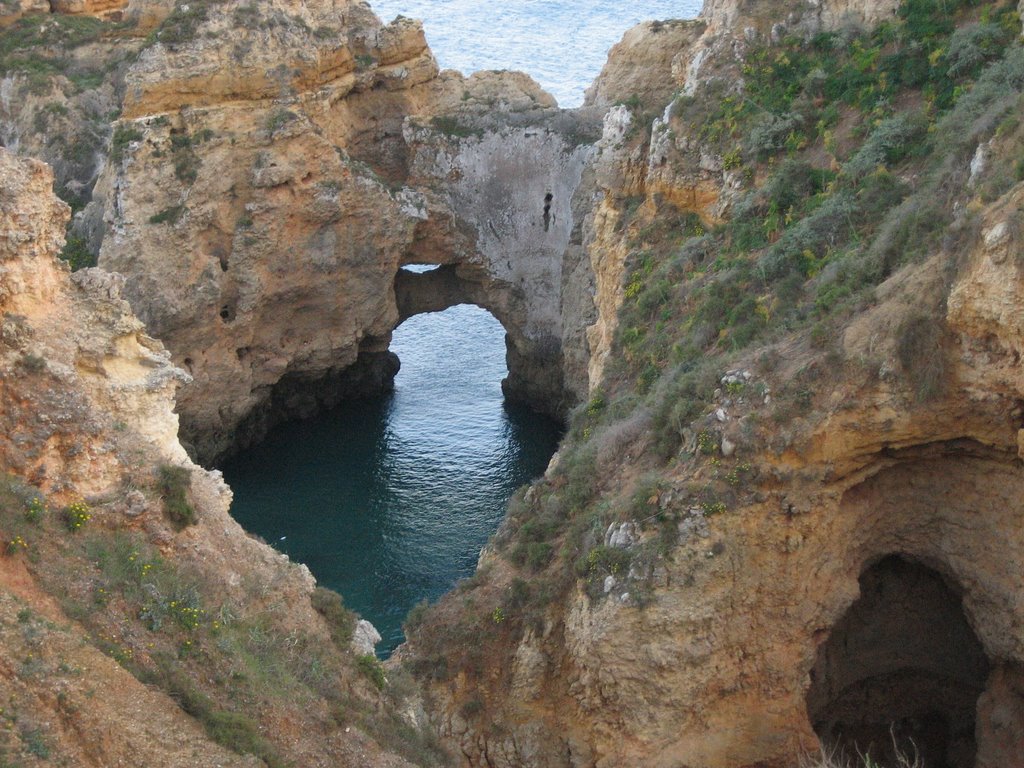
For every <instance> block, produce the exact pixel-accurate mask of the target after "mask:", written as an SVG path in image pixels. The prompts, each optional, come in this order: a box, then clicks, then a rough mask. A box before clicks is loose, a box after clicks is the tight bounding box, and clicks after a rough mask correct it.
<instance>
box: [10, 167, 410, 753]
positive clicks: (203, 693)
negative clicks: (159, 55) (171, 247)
mask: <svg viewBox="0 0 1024 768" xmlns="http://www.w3.org/2000/svg"><path fill="white" fill-rule="evenodd" d="M0 177H2V178H3V179H4V184H3V186H2V188H0V313H2V318H3V320H2V328H0V422H2V427H3V429H2V438H0V468H2V474H0V541H2V555H0V667H2V668H3V669H4V670H6V672H5V674H4V675H3V676H0V677H2V679H0V694H2V695H3V697H4V709H5V712H6V713H8V715H9V717H10V718H11V722H12V723H13V722H15V721H14V718H17V721H16V723H17V727H12V728H11V729H8V730H6V731H5V734H4V754H5V755H6V756H8V757H18V756H21V757H25V758H39V757H42V758H49V759H51V760H53V761H54V762H66V763H68V764H74V765H81V766H108V765H121V764H124V765H128V764H137V763H138V762H139V761H140V760H142V761H145V762H147V763H149V764H152V765H168V766H195V765H223V766H257V765H265V764H266V762H264V761H273V760H281V759H284V758H282V757H280V755H287V756H288V757H287V759H288V760H289V761H295V762H297V763H302V764H305V765H316V764H325V763H326V762H327V761H333V762H340V763H341V764H348V765H368V766H382V767H383V766H388V767H389V768H401V767H402V766H407V765H409V763H407V762H406V761H405V760H403V759H402V758H401V757H399V756H398V755H396V754H393V753H391V752H390V751H389V749H385V748H382V747H381V746H379V745H378V744H377V743H376V741H375V739H374V738H372V737H369V736H367V735H365V733H364V731H363V729H367V726H363V727H362V729H353V728H352V724H358V723H359V722H360V720H359V717H360V716H359V714H358V713H359V712H360V711H361V710H363V709H368V710H372V711H374V712H375V715H374V717H375V718H377V721H378V722H379V723H385V722H392V721H391V720H389V718H395V720H394V722H398V720H397V717H398V715H397V714H395V713H394V712H390V713H389V708H390V707H391V705H389V704H386V703H384V701H383V700H382V699H380V694H379V692H378V691H377V689H376V688H375V687H374V686H373V685H372V684H371V683H369V682H368V681H367V680H366V679H365V678H364V677H363V676H362V674H361V673H359V672H358V671H356V669H355V666H354V665H355V661H354V659H355V652H354V651H353V650H352V649H351V648H350V647H349V642H350V640H351V631H352V630H353V629H354V628H355V618H354V617H353V616H352V615H351V614H349V613H348V612H347V611H345V609H344V607H343V606H342V604H341V601H340V599H339V598H338V596H337V595H334V594H333V593H329V592H327V591H325V590H320V589H317V588H316V586H315V583H314V581H313V578H312V577H311V576H310V574H309V571H308V570H307V569H306V568H305V567H304V566H298V565H295V564H293V563H291V562H290V561H289V560H288V558H286V557H285V556H283V555H281V554H280V553H278V552H276V551H274V550H273V549H271V548H270V547H269V546H267V545H266V544H264V543H262V542H258V541H256V540H255V539H253V538H251V537H249V536H248V535H247V534H246V533H245V532H244V531H243V530H242V529H241V528H240V527H239V526H238V524H237V523H235V522H234V520H233V519H232V518H231V517H230V515H229V514H228V508H229V505H230V502H231V491H230V489H228V488H227V486H226V485H225V484H224V482H223V480H222V479H221V477H220V474H219V473H216V472H207V471H205V470H203V469H201V468H199V467H197V466H195V465H194V464H192V463H191V462H190V461H189V460H188V458H187V456H186V454H185V451H184V449H183V448H182V446H181V444H180V443H179V442H178V439H177V431H178V417H177V415H176V414H175V413H174V410H173V409H174V393H175V390H176V389H177V388H178V387H180V386H182V385H185V384H187V383H188V381H189V377H188V376H187V374H185V373H184V372H183V371H182V370H180V369H178V368H177V367H175V366H173V365H172V364H171V362H170V355H169V353H168V352H167V351H166V350H165V349H164V347H163V346H162V344H160V342H158V341H155V340H154V339H152V338H151V337H149V336H148V335H147V334H146V333H145V329H144V326H143V325H142V323H141V322H140V321H139V320H138V319H137V318H135V316H134V315H133V314H132V313H131V310H130V308H129V306H128V303H127V302H126V301H125V300H124V299H122V298H121V297H120V291H121V289H122V287H123V285H124V282H125V280H124V278H123V277H122V276H120V275H117V274H114V273H108V272H104V271H101V270H98V269H84V270H80V271H78V272H75V273H73V274H72V273H70V271H69V269H68V267H67V265H66V264H65V263H64V262H63V261H61V260H59V259H58V258H57V253H58V252H59V250H60V248H61V246H62V244H63V239H64V230H65V225H66V224H67V220H68V217H69V211H68V207H67V205H65V204H64V203H63V202H61V201H60V200H58V199H57V198H56V197H55V196H54V195H53V193H52V191H51V190H52V185H53V174H52V172H51V171H50V169H49V168H47V167H46V166H45V165H44V164H43V163H41V162H39V161H35V160H26V159H22V158H17V157H15V156H14V155H12V154H11V153H9V152H7V151H6V150H3V149H0ZM172 496H174V497H176V499H177V500H176V501H173V502H172V501H171V500H170V497H172ZM174 504H176V505H177V507H175V509H176V512H173V513H172V512H169V511H168V509H169V508H170V507H171V506H172V505H174ZM325 617H326V618H325ZM370 629H372V628H369V629H364V630H363V631H362V633H361V635H360V637H362V638H364V642H370V643H372V638H373V633H372V631H370ZM261 655H262V656H265V657H266V658H264V659H262V660H260V661H256V659H257V658H259V657H260V656H261ZM269 659H273V663H272V664H270V663H268V660H269ZM311 664H312V665H313V666H314V668H315V670H316V674H314V675H310V674H308V673H303V674H302V675H299V676H296V672H295V671H294V670H300V669H301V670H308V669H309V668H310V665H311ZM250 665H252V666H250ZM199 669H202V670H204V671H203V672H201V673H200V672H199V671H198V670H199ZM249 669H258V670H259V676H258V678H259V680H262V681H268V683H267V685H268V686H269V687H268V688H263V687H262V686H263V685H264V683H263V682H260V683H258V684H254V683H255V680H256V678H251V677H250V676H249V674H248V672H244V671H243V670H249ZM228 688H233V689H234V690H233V691H228ZM285 689H286V690H288V697H287V698H284V699H283V698H281V695H280V691H281V690H285ZM225 698H231V699H232V704H231V709H230V711H228V710H227V709H226V708H225V704H223V703H221V702H223V701H225ZM240 702H244V703H240ZM331 707H334V710H333V711H334V712H336V713H337V714H336V715H332V714H331V712H332V709H331ZM342 711H344V712H350V713H351V714H347V715H346V718H348V719H347V722H348V723H349V724H350V725H349V726H348V728H347V729H343V728H342V727H341V725H339V722H338V719H337V718H340V717H341V713H342ZM381 718H383V719H381ZM387 727H396V726H394V725H393V724H392V725H389V726H387ZM404 727H405V728H409V727H410V726H408V725H406V726H404ZM264 732H265V733H267V734H268V735H267V736H263V735H262V733H264ZM378 733H379V732H378ZM378 738H379V737H378ZM403 738H404V737H399V738H398V740H397V741H396V740H395V739H392V740H391V741H392V746H391V748H390V749H395V748H396V746H395V745H400V744H401V742H402V739H403Z"/></svg>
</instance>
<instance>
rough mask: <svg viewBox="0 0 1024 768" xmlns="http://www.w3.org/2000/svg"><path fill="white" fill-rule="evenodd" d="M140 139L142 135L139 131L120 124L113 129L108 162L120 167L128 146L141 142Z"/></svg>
mask: <svg viewBox="0 0 1024 768" xmlns="http://www.w3.org/2000/svg"><path fill="white" fill-rule="evenodd" d="M142 139H143V135H142V132H141V131H140V130H138V129H137V128H133V127H132V126H130V125H126V124H124V123H120V124H119V125H118V126H117V127H116V128H115V129H114V133H113V135H112V136H111V138H110V162H111V163H113V164H114V165H120V164H121V161H122V160H123V159H124V153H125V150H126V149H128V145H129V144H131V143H132V142H135V141H142Z"/></svg>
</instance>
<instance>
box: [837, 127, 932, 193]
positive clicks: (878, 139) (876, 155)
mask: <svg viewBox="0 0 1024 768" xmlns="http://www.w3.org/2000/svg"><path fill="white" fill-rule="evenodd" d="M926 129H927V122H926V121H925V120H924V119H923V118H922V116H920V115H909V114H906V113H901V114H899V115H896V116H894V117H890V118H888V119H886V120H883V121H882V122H881V123H879V124H878V126H877V127H876V128H875V130H873V131H872V132H871V135H870V136H868V138H867V140H866V141H865V142H864V143H863V144H862V145H861V147H860V149H859V150H857V153H856V154H855V155H854V156H853V157H851V158H850V159H849V160H848V161H847V162H846V163H845V164H844V165H843V174H844V175H846V176H848V177H852V178H859V177H861V176H865V175H867V174H869V173H871V172H872V171H874V170H876V169H878V168H879V167H883V166H891V165H892V164H894V163H896V162H898V161H899V160H901V159H903V157H905V156H906V154H907V152H908V151H909V150H910V148H911V147H913V146H916V145H917V144H919V143H920V140H921V137H922V136H923V135H924V133H925V130H926Z"/></svg>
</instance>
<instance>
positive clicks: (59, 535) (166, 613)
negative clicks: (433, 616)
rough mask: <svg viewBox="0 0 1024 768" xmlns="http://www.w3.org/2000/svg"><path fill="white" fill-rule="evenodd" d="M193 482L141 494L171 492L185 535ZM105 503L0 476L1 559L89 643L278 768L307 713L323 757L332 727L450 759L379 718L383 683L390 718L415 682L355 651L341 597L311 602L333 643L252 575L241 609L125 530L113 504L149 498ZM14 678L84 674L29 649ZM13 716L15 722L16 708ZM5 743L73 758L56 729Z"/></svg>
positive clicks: (169, 500) (171, 517)
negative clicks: (57, 499) (294, 616)
mask: <svg viewBox="0 0 1024 768" xmlns="http://www.w3.org/2000/svg"><path fill="white" fill-rule="evenodd" d="M185 473H186V470H184V469H181V468H177V467H174V468H172V467H162V468H160V470H159V472H158V473H157V474H156V475H155V476H154V477H153V479H152V484H151V487H148V488H145V489H144V490H145V491H146V495H152V496H154V497H157V496H162V500H163V507H164V510H163V511H164V514H165V515H166V517H167V518H168V521H169V522H170V523H171V524H172V525H173V526H175V527H180V526H181V525H184V524H189V523H190V522H194V512H193V513H192V515H191V516H190V515H189V514H186V513H185V512H184V511H183V510H184V509H185V508H187V509H188V510H190V511H191V506H190V502H189V500H188V492H187V477H184V476H183V475H184V474H185ZM97 503H98V504H99V505H100V506H101V507H102V510H99V511H98V510H94V509H93V508H91V507H90V506H89V505H88V504H86V503H85V502H84V501H75V502H73V503H71V504H68V505H62V506H54V505H53V504H52V503H51V502H50V501H49V500H48V499H47V498H46V497H44V495H43V494H41V493H40V492H39V491H38V490H37V489H35V488H33V487H31V486H29V485H26V484H25V483H23V482H21V481H19V480H17V479H15V478H12V477H7V476H4V477H0V557H2V558H6V559H7V560H8V561H10V562H11V563H12V566H11V567H15V565H17V564H19V563H20V564H24V566H25V567H26V568H27V570H28V572H29V573H31V574H32V576H33V577H34V578H35V579H36V580H37V583H38V584H39V586H40V587H41V588H42V590H43V592H44V593H45V594H47V595H48V596H50V597H52V598H53V599H54V600H56V602H57V603H58V604H59V606H60V609H61V611H62V613H63V615H65V616H66V617H68V618H69V619H71V620H73V621H75V622H77V624H78V625H80V626H81V627H82V628H84V630H85V631H86V633H87V637H88V638H89V642H90V643H91V644H92V645H94V646H95V647H97V648H99V649H100V650H101V651H102V652H103V653H105V654H106V655H108V656H109V657H111V658H113V659H114V660H115V661H117V662H118V663H119V664H120V665H121V666H122V667H124V668H125V669H126V670H128V671H129V672H131V673H132V674H133V675H134V676H135V677H136V678H138V679H139V680H140V681H142V682H144V683H147V684H149V685H151V686H155V687H156V688H157V689H159V690H162V691H164V692H166V693H167V694H168V695H169V696H171V697H172V698H173V699H174V701H176V702H177V704H178V705H179V706H180V707H181V709H182V710H184V711H185V712H186V713H187V714H189V715H191V716H192V717H194V718H195V719H196V720H197V721H198V722H199V723H200V724H201V726H202V727H203V729H204V730H205V732H206V734H207V736H208V737H209V738H210V739H212V740H213V741H215V742H216V743H218V744H220V745H221V746H223V747H226V748H227V749H229V750H231V751H234V752H237V753H239V754H242V755H256V756H257V757H259V758H260V759H261V760H263V762H264V763H265V764H266V765H267V766H269V767H270V768H273V767H274V766H285V765H293V764H296V762H295V761H296V760H297V759H298V758H299V755H300V754H301V750H302V749H305V748H306V747H308V745H306V747H304V746H302V744H303V742H304V741H305V740H306V739H307V737H309V736H310V734H308V733H297V732H295V727H296V726H295V725H294V723H293V721H294V713H295V712H297V711H298V712H303V713H304V717H307V718H309V719H310V720H309V722H316V723H318V726H317V731H318V735H317V736H316V738H317V739H318V741H319V742H320V744H319V747H318V749H328V748H329V745H330V743H331V739H332V736H331V733H332V731H333V732H335V733H339V732H340V731H341V730H343V729H345V728H349V729H351V728H353V727H355V728H357V729H359V730H363V731H365V732H367V733H368V734H369V735H370V736H371V737H372V738H373V739H374V740H376V741H377V742H378V743H379V744H381V745H382V746H384V747H385V748H389V749H392V750H394V751H396V752H398V753H399V754H403V755H404V756H406V757H407V758H408V759H409V760H411V761H413V762H415V763H417V764H422V765H433V764H436V763H438V762H441V761H443V753H441V752H440V751H439V750H438V748H437V747H436V746H434V745H433V743H432V742H431V741H430V740H429V739H427V738H425V737H424V736H423V734H421V733H420V732H418V731H417V730H416V729H415V728H413V727H411V726H410V725H408V724H407V723H405V722H404V721H402V720H400V719H398V718H397V717H393V716H390V715H388V714H387V713H386V712H384V711H381V705H380V701H382V700H384V699H382V698H381V695H380V694H378V692H377V689H378V688H382V687H385V688H386V690H385V692H384V694H383V697H387V698H388V700H391V701H392V704H390V705H388V706H387V707H386V709H392V708H394V707H395V706H397V701H398V700H399V699H400V698H401V696H403V695H404V694H403V691H404V692H405V693H408V684H407V683H405V686H406V687H405V688H404V689H403V679H402V676H401V674H400V673H396V674H394V675H392V676H391V678H390V679H389V680H388V681H387V684H386V686H385V680H384V678H383V675H382V672H381V669H380V666H379V664H377V663H376V661H374V662H373V663H368V662H367V661H366V660H365V659H362V658H361V657H356V656H355V655H354V652H353V651H352V649H351V648H350V642H351V639H352V634H353V629H354V626H355V620H356V617H355V616H354V615H353V614H352V613H351V612H350V611H348V610H347V609H346V608H345V607H344V605H343V604H342V602H341V598H340V596H338V595H337V594H336V593H333V592H330V591H329V590H325V589H321V588H318V589H317V590H316V592H314V594H313V608H314V609H315V610H316V611H317V612H318V613H319V614H320V615H321V616H323V617H324V619H325V621H326V623H327V627H328V630H329V634H330V637H331V640H332V641H333V642H324V641H323V639H322V637H321V636H319V635H318V634H316V633H315V632H314V631H313V628H301V627H295V626H292V624H291V621H290V619H289V615H288V607H287V606H284V605H281V604H280V602H279V601H276V600H274V599H273V595H272V594H271V593H270V592H269V591H268V590H270V586H269V585H268V584H264V583H260V582H259V581H258V579H256V578H254V579H253V583H252V584H251V586H250V587H249V588H248V589H249V594H248V597H247V599H246V600H245V601H244V602H237V601H234V600H232V599H230V598H227V597H226V596H225V592H224V590H223V588H222V587H221V586H220V585H219V584H218V583H217V581H216V580H215V579H214V578H213V577H212V576H209V575H205V574H203V573H201V572H199V571H197V570H195V569H193V568H188V567H183V566H182V565H180V564H178V563H177V562H176V561H175V559H174V558H173V557H169V556H167V555H165V554H162V553H161V552H160V550H159V549H158V548H157V547H156V546H154V544H153V543H152V541H151V537H150V536H148V535H146V533H144V532H143V531H142V530H140V529H138V527H137V526H134V525H130V524H127V525H126V524H118V522H117V517H118V515H117V513H116V512H114V513H112V512H111V511H110V507H111V506H114V507H116V506H118V505H119V504H124V503H129V504H134V505H136V507H137V508H138V509H136V510H135V511H133V514H142V509H143V508H144V507H146V506H148V505H149V504H150V502H147V501H146V500H145V496H144V495H143V494H142V492H141V491H140V490H138V489H136V490H135V491H134V493H133V495H132V498H130V499H128V500H127V502H124V501H121V500H117V499H104V500H97ZM129 511H132V510H131V509H130V510H129ZM190 517H191V518H192V519H191V520H190ZM150 527H152V526H150ZM24 615H25V617H26V618H25V620H24V622H23V623H30V624H31V621H30V619H31V617H32V616H33V615H34V614H32V612H31V610H29V609H25V611H24ZM19 621H20V619H19ZM44 625H46V626H48V624H47V623H46V622H43V623H42V624H40V627H43V626H44ZM51 630H52V631H54V632H56V631H58V628H57V627H51ZM26 631H28V630H26ZM62 631H65V630H62ZM33 637H34V638H35V640H34V641H33V642H34V643H35V645H36V646H38V645H39V644H41V643H43V642H45V632H43V629H42V628H38V629H36V630H33ZM14 674H15V675H16V677H17V678H18V683H19V685H20V686H23V687H26V688H27V689H31V688H32V687H33V686H40V685H42V686H47V687H53V686H56V687H61V686H62V685H63V684H64V683H63V682H62V681H64V680H65V679H68V678H69V677H70V678H74V676H75V675H76V674H77V675H81V674H82V673H81V671H78V672H75V670H71V669H67V668H64V666H62V665H61V664H58V663H56V662H54V661H53V660H51V659H48V658H47V657H46V655H45V654H42V653H37V654H36V656H35V657H33V655H32V654H31V653H30V654H29V656H27V657H26V658H25V659H24V661H23V663H22V664H21V665H20V666H17V667H16V668H15V670H14ZM0 687H3V686H0ZM30 709H31V707H30V706H29V703H28V702H27V701H26V702H25V703H24V706H23V707H22V708H21V710H22V711H21V717H22V718H23V720H24V721H25V722H26V723H36V720H37V719H38V718H32V717H30V712H29V710H30ZM76 712H77V710H76V708H75V707H73V706H71V703H70V701H69V703H68V704H67V706H65V707H64V708H63V710H62V716H63V717H64V718H66V719H67V721H68V722H69V723H71V724H74V723H75V721H76ZM4 715H5V716H8V715H10V716H11V717H13V718H17V717H18V711H17V708H16V709H15V710H14V711H9V712H5V713H4ZM12 722H13V723H14V724H15V725H17V721H16V720H13V721H12ZM37 726H38V727H37ZM6 742H7V743H6V745H4V744H3V742H0V759H2V760H7V759H8V758H10V759H12V760H13V759H16V758H19V757H21V758H30V757H31V756H44V757H52V758H54V759H57V758H59V757H60V756H61V755H62V754H63V750H62V744H61V741H60V738H59V732H58V731H57V730H56V729H54V728H52V727H49V726H46V725H45V724H38V723H37V724H36V725H33V726H31V727H29V728H27V729H26V728H20V729H19V728H13V729H12V731H11V733H10V734H8V736H7V738H6ZM296 750H299V751H296ZM5 764H6V763H5ZM12 764H13V763H12Z"/></svg>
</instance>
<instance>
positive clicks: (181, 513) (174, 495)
mask: <svg viewBox="0 0 1024 768" xmlns="http://www.w3.org/2000/svg"><path fill="white" fill-rule="evenodd" d="M191 482H192V472H191V471H190V470H189V469H188V468H187V467H178V466H174V465H172V464H164V465H163V466H161V467H160V468H159V469H158V470H157V487H158V489H159V491H160V495H161V497H162V498H163V502H164V513H165V514H166V515H167V517H168V518H169V519H170V521H171V522H172V523H173V524H174V525H175V526H176V527H177V528H178V529H179V530H180V529H181V528H186V527H188V526H190V525H195V523H196V511H195V508H194V507H193V506H192V504H191V503H190V502H189V499H188V491H189V486H190V485H191Z"/></svg>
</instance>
